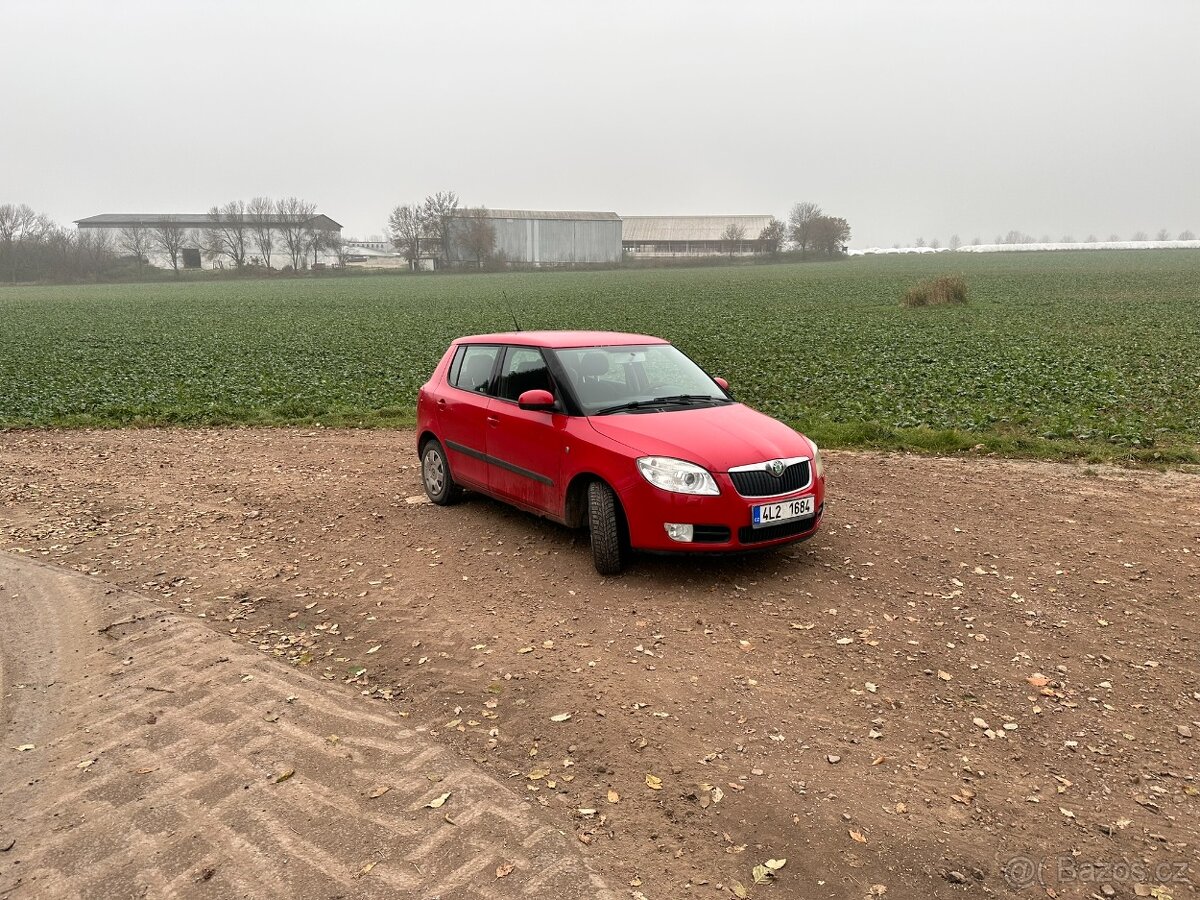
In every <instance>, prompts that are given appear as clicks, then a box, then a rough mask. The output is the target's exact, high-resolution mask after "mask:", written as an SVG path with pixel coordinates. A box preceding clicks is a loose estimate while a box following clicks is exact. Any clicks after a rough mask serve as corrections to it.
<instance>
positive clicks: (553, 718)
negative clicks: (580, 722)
mask: <svg viewBox="0 0 1200 900" xmlns="http://www.w3.org/2000/svg"><path fill="white" fill-rule="evenodd" d="M569 718H571V714H570V713H559V714H558V715H557V716H551V717H550V721H551V722H565V721H567V720H568V719H569Z"/></svg>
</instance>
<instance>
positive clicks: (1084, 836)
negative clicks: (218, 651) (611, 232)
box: [0, 430, 1200, 900]
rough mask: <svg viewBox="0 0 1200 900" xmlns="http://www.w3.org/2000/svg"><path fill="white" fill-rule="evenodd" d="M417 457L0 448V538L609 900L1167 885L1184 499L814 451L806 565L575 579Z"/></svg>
mask: <svg viewBox="0 0 1200 900" xmlns="http://www.w3.org/2000/svg"><path fill="white" fill-rule="evenodd" d="M412 443H413V439H412V435H411V433H409V432H386V431H369V432H334V431H305V430H261V431H255V430H211V431H187V430H168V431H105V432H10V433H6V434H0V547H2V548H4V549H6V550H7V551H9V552H14V553H22V554H30V555H32V556H35V557H36V558H38V559H43V560H47V561H51V562H54V563H57V564H59V565H64V566H69V567H72V568H75V569H78V570H81V571H84V572H87V573H90V574H93V575H95V576H98V577H100V578H103V579H105V580H108V581H110V582H113V583H115V584H118V585H121V586H125V587H128V588H131V589H136V590H138V591H141V592H143V593H148V594H150V595H152V596H154V597H155V598H156V599H157V600H158V601H159V602H160V603H161V604H163V605H164V606H166V607H168V608H171V609H174V610H177V611H178V612H180V613H182V614H186V615H188V616H194V617H197V618H199V619H200V620H201V621H203V622H205V623H207V624H208V625H210V626H211V627H213V628H215V629H218V630H220V631H222V632H224V633H227V634H230V635H232V636H233V637H234V638H235V639H237V640H239V641H244V642H246V644H247V645H249V646H250V647H254V648H257V649H258V650H259V651H261V652H262V653H265V654H269V655H271V656H274V657H278V658H280V659H282V660H284V661H286V662H289V663H291V664H293V665H294V666H296V667H297V669H298V671H300V672H304V673H308V674H309V675H311V677H312V678H314V679H324V680H326V681H329V682H332V683H334V684H337V685H342V689H343V690H345V691H347V692H356V693H359V694H360V695H361V696H365V697H368V698H370V699H371V700H372V701H374V702H376V703H378V704H382V705H386V706H387V708H388V709H390V710H392V711H394V712H395V713H397V714H399V715H403V716H407V717H408V718H409V719H410V720H411V721H412V722H413V723H414V724H417V725H420V726H425V727H428V728H429V733H430V734H432V735H434V736H435V737H436V739H437V740H439V741H441V742H443V744H444V745H445V746H447V747H450V748H452V749H453V750H454V751H455V752H457V753H459V754H461V756H462V757H464V758H468V759H471V760H475V761H476V762H478V763H479V764H480V765H481V766H482V767H484V769H485V770H486V771H487V773H489V774H491V775H493V776H495V777H497V778H499V779H500V780H501V781H503V782H505V783H506V784H509V785H510V786H512V787H513V788H514V789H516V790H518V791H521V792H522V793H524V794H525V795H527V796H528V797H529V798H530V799H531V800H532V802H534V803H535V804H538V805H540V806H541V807H543V808H544V809H545V810H547V811H548V813H549V814H550V815H552V816H553V817H554V818H555V820H556V821H557V822H558V823H559V824H560V827H562V828H563V829H565V830H568V833H570V832H574V833H575V835H576V836H577V837H578V840H579V841H581V842H582V843H583V845H584V846H585V852H586V853H587V854H589V856H590V858H591V859H592V861H593V863H594V864H595V866H596V867H597V869H598V870H599V871H600V872H601V873H602V874H603V875H604V877H605V878H606V880H607V881H608V883H609V884H610V885H613V886H614V887H620V886H622V885H626V886H627V887H626V888H625V890H627V891H628V892H629V894H630V896H632V897H635V898H637V897H640V895H644V896H645V897H646V898H649V900H669V898H684V897H720V896H725V897H731V896H735V897H736V896H743V895H749V896H753V897H764V898H766V897H780V898H783V897H788V898H793V897H794V898H854V900H859V898H869V897H877V896H881V895H883V894H886V895H887V896H888V897H899V898H908V897H913V898H917V897H921V898H928V897H936V898H942V897H964V896H969V895H985V894H996V895H1014V896H1051V897H1091V896H1096V897H1109V896H1112V897H1134V896H1157V897H1160V898H1161V897H1166V896H1171V897H1176V898H1178V897H1180V896H1193V895H1194V894H1195V892H1196V885H1197V883H1200V871H1198V869H1200V865H1198V864H1197V862H1196V860H1197V858H1198V854H1197V842H1198V840H1200V780H1198V777H1197V772H1198V769H1200V767H1198V766H1197V762H1198V753H1197V746H1198V742H1200V621H1198V619H1197V605H1198V602H1200V477H1197V476H1195V475H1187V474H1181V473H1165V474H1163V473H1154V472H1129V471H1122V470H1115V469H1097V470H1091V469H1086V468H1083V467H1075V466H1061V465H1051V464H1037V463H1018V462H1008V461H1000V460H988V459H982V460H959V459H928V458H916V457H907V456H901V455H893V456H888V455H875V454H860V453H833V454H830V455H829V464H828V471H829V505H828V512H827V515H826V518H825V523H824V527H823V530H822V532H821V533H819V534H818V535H817V537H815V538H814V539H813V540H811V541H810V542H808V543H805V544H801V545H799V546H796V547H793V548H790V549H787V550H784V551H782V552H775V553H768V554H762V555H755V556H748V557H742V558H737V559H725V560H721V559H678V558H662V557H645V558H642V559H639V560H638V561H637V562H636V563H635V565H634V566H633V568H632V569H631V570H630V571H629V572H628V573H627V574H625V575H624V576H622V577H620V578H613V579H602V578H600V577H599V576H597V575H596V574H595V572H594V571H593V569H592V568H591V559H590V555H589V551H588V547H587V541H586V535H583V534H576V533H572V532H568V531H566V530H565V529H563V528H561V527H560V526H557V525H554V524H552V523H549V522H545V521H541V520H538V519H535V518H533V517H531V516H528V515H525V514H523V513H520V512H516V511H514V510H511V509H508V508H506V507H504V506H502V505H500V504H498V503H495V502H492V501H490V500H487V499H483V498H479V497H474V498H470V499H468V500H467V501H465V502H463V503H462V504H460V505H458V506H455V507H452V508H435V507H432V506H430V505H429V504H427V503H425V502H423V498H422V496H421V490H420V485H419V480H418V472H417V469H416V465H415V457H414V452H413V447H412ZM566 714H569V716H570V718H567V719H564V718H563V716H564V715H566ZM5 752H8V753H11V752H12V751H10V750H7V749H6V751H5ZM579 810H589V811H590V810H594V811H595V812H594V813H587V812H585V813H580V812H579ZM784 859H786V865H784V866H783V867H782V868H777V869H776V870H775V872H774V874H764V873H765V872H769V871H771V870H769V869H765V868H764V869H760V870H759V877H760V879H763V880H764V883H762V884H755V883H754V882H755V877H754V872H755V867H756V866H760V865H764V864H765V863H766V862H767V861H768V860H775V861H778V860H784Z"/></svg>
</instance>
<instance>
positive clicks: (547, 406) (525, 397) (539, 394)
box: [517, 390, 556, 411]
mask: <svg viewBox="0 0 1200 900" xmlns="http://www.w3.org/2000/svg"><path fill="white" fill-rule="evenodd" d="M555 405H556V404H555V402H554V395H553V394H552V393H550V392H549V391H542V390H536V391H526V392H525V393H523V394H522V395H521V396H520V397H518V398H517V406H519V407H521V409H532V410H542V411H549V410H552V409H554V407H555Z"/></svg>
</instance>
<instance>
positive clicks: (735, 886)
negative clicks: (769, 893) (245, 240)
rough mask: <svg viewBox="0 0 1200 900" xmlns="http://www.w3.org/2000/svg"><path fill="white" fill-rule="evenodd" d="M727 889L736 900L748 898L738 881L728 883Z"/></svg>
mask: <svg viewBox="0 0 1200 900" xmlns="http://www.w3.org/2000/svg"><path fill="white" fill-rule="evenodd" d="M729 889H730V890H731V891H733V896H735V897H737V898H738V900H746V898H747V897H749V896H750V895H749V894H748V893H747V892H746V888H745V887H744V886H743V885H742V883H741V882H740V881H731V882H729Z"/></svg>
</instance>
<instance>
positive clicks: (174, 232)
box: [150, 216, 188, 275]
mask: <svg viewBox="0 0 1200 900" xmlns="http://www.w3.org/2000/svg"><path fill="white" fill-rule="evenodd" d="M187 239H188V230H187V228H185V227H184V226H183V225H182V224H180V222H179V220H178V219H176V218H175V217H174V216H164V217H163V219H162V221H161V222H159V223H158V224H157V225H155V226H154V228H153V229H152V230H151V233H150V241H151V243H152V244H153V245H154V246H155V247H157V248H158V249H159V250H161V251H162V252H163V254H164V255H165V256H166V257H167V259H169V260H170V261H171V268H172V269H173V270H174V272H175V274H176V275H178V274H179V251H180V250H182V249H183V245H184V242H186V241H187Z"/></svg>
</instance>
